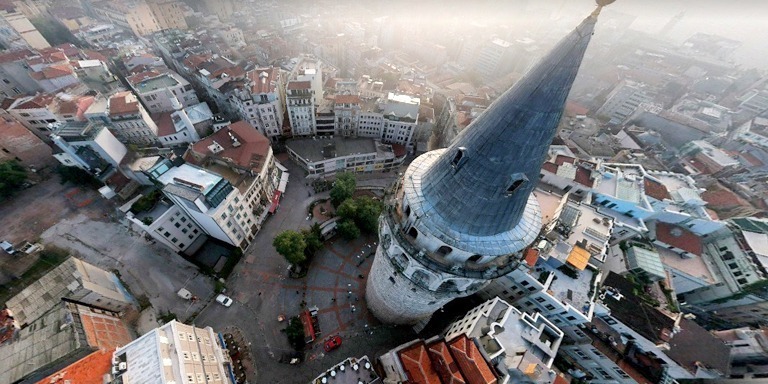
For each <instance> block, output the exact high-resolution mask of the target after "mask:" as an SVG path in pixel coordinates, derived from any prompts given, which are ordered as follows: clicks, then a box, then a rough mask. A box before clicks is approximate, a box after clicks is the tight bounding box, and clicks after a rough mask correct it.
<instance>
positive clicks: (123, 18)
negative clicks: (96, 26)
mask: <svg viewBox="0 0 768 384" xmlns="http://www.w3.org/2000/svg"><path fill="white" fill-rule="evenodd" d="M91 10H92V11H93V12H94V13H95V14H96V16H97V17H99V18H101V19H102V20H104V21H108V22H110V23H112V24H115V25H117V26H119V27H122V28H125V29H127V30H130V31H132V32H133V33H134V34H135V35H136V36H145V35H149V34H151V33H153V32H156V31H159V30H161V29H162V28H161V27H160V25H159V24H158V22H157V19H155V16H154V14H153V13H152V9H151V8H150V7H149V5H148V4H147V2H146V1H144V0H127V1H120V2H114V1H99V2H94V3H92V4H91Z"/></svg>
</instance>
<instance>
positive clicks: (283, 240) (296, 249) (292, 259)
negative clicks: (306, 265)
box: [272, 229, 307, 265]
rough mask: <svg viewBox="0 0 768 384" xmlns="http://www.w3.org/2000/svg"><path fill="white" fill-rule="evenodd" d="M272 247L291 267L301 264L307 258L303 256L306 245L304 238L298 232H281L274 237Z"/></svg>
mask: <svg viewBox="0 0 768 384" xmlns="http://www.w3.org/2000/svg"><path fill="white" fill-rule="evenodd" d="M272 245H273V246H274V247H275V250H277V253H279V254H281V255H283V257H285V259H286V260H288V262H289V263H291V264H293V265H298V264H301V263H303V262H304V261H306V260H307V256H306V255H305V254H304V250H305V249H306V248H307V243H306V242H305V241H304V236H303V235H302V234H301V233H299V232H296V231H292V230H290V229H289V230H286V231H283V232H281V233H280V234H279V235H277V236H275V239H274V240H273V241H272Z"/></svg>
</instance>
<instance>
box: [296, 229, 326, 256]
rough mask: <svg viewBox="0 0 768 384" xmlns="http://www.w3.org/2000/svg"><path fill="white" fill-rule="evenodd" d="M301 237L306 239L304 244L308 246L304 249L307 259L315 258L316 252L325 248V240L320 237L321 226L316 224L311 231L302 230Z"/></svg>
mask: <svg viewBox="0 0 768 384" xmlns="http://www.w3.org/2000/svg"><path fill="white" fill-rule="evenodd" d="M301 235H302V236H303V237H304V243H305V244H306V245H307V246H306V248H305V249H304V254H305V255H306V256H307V257H312V256H314V255H315V252H317V251H319V250H320V248H322V247H323V240H322V238H321V237H320V236H321V234H320V224H318V223H314V224H312V226H311V227H310V228H309V229H302V230H301Z"/></svg>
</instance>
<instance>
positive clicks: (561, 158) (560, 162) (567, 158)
mask: <svg viewBox="0 0 768 384" xmlns="http://www.w3.org/2000/svg"><path fill="white" fill-rule="evenodd" d="M575 162H576V159H575V158H573V157H570V156H563V155H557V157H555V164H557V165H563V164H565V163H569V164H573V163H575Z"/></svg>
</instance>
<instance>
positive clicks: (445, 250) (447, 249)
mask: <svg viewBox="0 0 768 384" xmlns="http://www.w3.org/2000/svg"><path fill="white" fill-rule="evenodd" d="M452 251H453V249H452V248H451V247H449V246H447V245H443V246H442V247H440V248H438V249H437V253H439V254H440V255H442V256H445V255H447V254H449V253H451V252H452Z"/></svg>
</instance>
